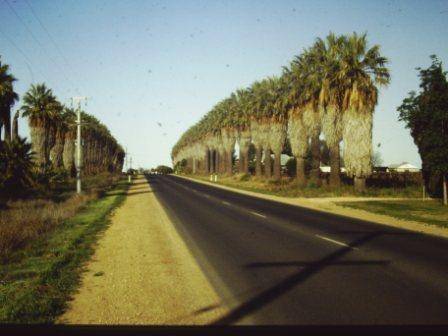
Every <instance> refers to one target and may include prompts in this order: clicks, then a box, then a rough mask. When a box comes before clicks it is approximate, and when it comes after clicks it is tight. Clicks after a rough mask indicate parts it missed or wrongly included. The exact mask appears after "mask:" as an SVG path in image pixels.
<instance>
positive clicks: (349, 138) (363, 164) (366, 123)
mask: <svg viewBox="0 0 448 336" xmlns="http://www.w3.org/2000/svg"><path fill="white" fill-rule="evenodd" d="M372 119H373V110H372V109H368V108H365V109H360V110H355V109H354V108H350V109H348V110H346V111H344V114H343V126H344V127H343V138H344V163H345V168H346V170H347V173H348V174H349V175H351V176H354V177H355V180H354V186H355V189H356V190H357V191H362V190H364V189H365V178H366V177H368V176H370V174H371V173H372V162H371V160H372Z"/></svg>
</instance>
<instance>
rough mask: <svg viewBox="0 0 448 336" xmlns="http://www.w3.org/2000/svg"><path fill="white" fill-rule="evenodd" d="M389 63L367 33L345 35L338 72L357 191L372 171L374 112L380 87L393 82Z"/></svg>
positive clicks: (349, 166) (347, 147) (346, 152)
mask: <svg viewBox="0 0 448 336" xmlns="http://www.w3.org/2000/svg"><path fill="white" fill-rule="evenodd" d="M387 62H388V60H387V58H385V57H384V56H381V54H380V47H379V46H378V45H374V46H373V47H371V48H368V45H367V37H366V34H362V35H358V34H356V33H353V34H352V35H350V36H349V37H346V38H345V40H344V47H343V50H342V58H341V71H339V74H338V76H339V79H340V80H341V82H342V88H343V98H342V111H343V116H342V122H343V130H342V133H343V139H344V153H343V155H344V163H345V168H346V170H347V172H348V174H349V175H351V176H354V178H355V188H356V189H357V190H363V189H365V178H366V177H368V176H369V175H370V174H371V172H372V163H371V157H372V122H373V111H374V108H375V106H376V104H377V102H378V88H377V86H386V85H388V84H389V82H390V74H389V70H388V69H387V67H386V64H387Z"/></svg>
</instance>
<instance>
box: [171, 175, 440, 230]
mask: <svg viewBox="0 0 448 336" xmlns="http://www.w3.org/2000/svg"><path fill="white" fill-rule="evenodd" d="M176 176H178V177H181V178H185V179H189V180H192V181H195V182H198V183H203V184H206V185H211V186H213V187H216V188H221V189H225V190H230V191H234V192H237V193H240V194H244V195H250V196H254V197H258V198H262V199H267V200H272V201H277V202H281V203H285V204H290V205H296V206H301V207H305V208H309V209H313V210H317V211H323V212H329V213H333V214H337V215H342V216H347V217H351V218H356V219H361V220H365V221H370V222H374V223H378V224H382V225H387V226H393V227H397V228H401V229H407V230H410V231H414V232H421V233H425V234H430V235H435V236H441V237H445V238H448V229H446V228H442V227H438V226H435V225H428V224H425V223H422V222H417V221H409V220H402V219H398V218H395V217H391V216H387V215H381V214H376V213H372V212H368V211H365V210H361V209H354V208H349V207H344V206H342V205H338V202H347V201H351V202H353V201H373V200H378V201H385V200H394V201H397V200H402V199H400V198H389V199H388V198H384V197H381V198H372V197H357V198H354V197H331V198H291V197H281V196H275V195H267V194H262V193H257V192H253V191H247V190H242V189H237V188H232V187H228V186H224V185H221V184H217V183H213V182H206V181H203V180H200V179H195V178H192V177H188V176H181V175H176ZM416 202H419V200H416Z"/></svg>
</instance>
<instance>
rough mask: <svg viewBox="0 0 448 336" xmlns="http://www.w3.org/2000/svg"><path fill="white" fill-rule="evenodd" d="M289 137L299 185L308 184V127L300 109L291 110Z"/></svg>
mask: <svg viewBox="0 0 448 336" xmlns="http://www.w3.org/2000/svg"><path fill="white" fill-rule="evenodd" d="M287 131H288V138H289V142H290V144H291V150H292V153H293V155H294V157H295V158H296V179H297V184H298V185H299V187H303V186H305V185H306V182H307V180H306V175H305V157H306V153H307V151H308V135H307V129H306V127H305V125H304V122H303V113H302V111H300V110H297V109H296V110H291V111H289V118H288V128H287Z"/></svg>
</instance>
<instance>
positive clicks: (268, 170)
mask: <svg viewBox="0 0 448 336" xmlns="http://www.w3.org/2000/svg"><path fill="white" fill-rule="evenodd" d="M271 161H272V160H271V149H270V148H267V147H265V148H264V176H265V177H266V179H270V178H271V177H272V162H271Z"/></svg>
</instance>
